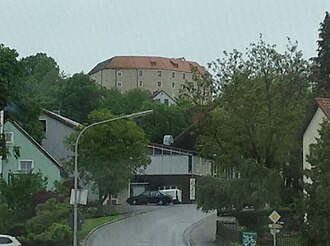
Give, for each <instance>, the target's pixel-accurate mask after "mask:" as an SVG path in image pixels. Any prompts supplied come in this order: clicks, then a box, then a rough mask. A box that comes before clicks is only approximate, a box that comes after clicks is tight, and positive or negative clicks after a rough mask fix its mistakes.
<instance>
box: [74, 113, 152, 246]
mask: <svg viewBox="0 0 330 246" xmlns="http://www.w3.org/2000/svg"><path fill="white" fill-rule="evenodd" d="M152 112H153V110H146V111H142V112H137V113H133V114H128V115H123V116H119V117H116V118H111V119H107V120H102V121H99V122H95V123H93V124H90V125H88V126H86V127H85V128H84V129H82V131H81V132H80V133H79V134H78V137H77V140H76V144H75V152H74V153H75V154H74V172H73V176H74V204H73V245H74V246H78V242H77V226H78V203H77V200H78V199H77V193H78V192H77V190H78V143H79V139H80V137H81V135H82V134H83V133H84V132H85V131H86V130H88V129H89V128H91V127H93V126H97V125H101V124H105V123H108V122H111V121H115V120H120V119H131V118H137V117H141V116H145V115H148V114H151V113H152Z"/></svg>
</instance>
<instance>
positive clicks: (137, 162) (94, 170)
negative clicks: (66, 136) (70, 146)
mask: <svg viewBox="0 0 330 246" xmlns="http://www.w3.org/2000/svg"><path fill="white" fill-rule="evenodd" d="M113 117H114V116H113V115H112V114H111V113H110V112H109V111H108V110H105V109H103V110H98V111H93V112H92V113H91V114H90V115H89V119H90V121H91V122H99V121H102V120H106V119H111V118H113ZM74 141H75V136H72V138H71V141H70V140H69V142H71V143H73V142H74ZM147 144H148V140H147V138H146V137H145V135H144V132H143V131H142V129H141V128H139V127H138V126H137V125H136V124H135V122H133V121H129V120H116V121H113V122H110V123H108V124H102V125H99V126H95V127H92V128H90V129H88V130H87V131H86V132H84V134H83V135H82V136H81V139H80V142H79V159H78V160H79V161H78V162H79V170H80V171H81V172H82V176H83V175H85V176H84V178H85V180H87V181H89V180H92V181H94V182H96V183H97V185H98V189H99V193H100V202H101V203H102V198H105V197H106V196H107V195H108V194H113V195H116V194H117V193H118V192H120V191H121V190H122V189H123V188H125V187H126V186H127V184H128V180H129V179H130V178H131V176H132V175H133V174H134V172H135V171H136V169H137V168H139V167H143V166H146V165H148V164H149V162H150V159H149V157H148V156H147Z"/></svg>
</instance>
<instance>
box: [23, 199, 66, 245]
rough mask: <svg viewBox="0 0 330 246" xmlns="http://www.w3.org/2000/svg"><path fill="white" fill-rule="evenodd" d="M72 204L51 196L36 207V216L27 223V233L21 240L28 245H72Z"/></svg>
mask: <svg viewBox="0 0 330 246" xmlns="http://www.w3.org/2000/svg"><path fill="white" fill-rule="evenodd" d="M70 212H71V206H70V204H69V203H68V202H59V201H56V200H55V199H53V198H51V199H49V200H48V201H47V202H46V203H44V204H39V205H38V206H37V207H36V216H34V217H32V218H30V219H29V220H28V221H26V223H25V229H26V235H24V236H22V237H20V240H21V241H22V242H23V243H24V245H27V246H42V245H52V246H56V245H63V246H66V245H67V246H69V245H72V232H70V229H69V226H68V220H69V215H70Z"/></svg>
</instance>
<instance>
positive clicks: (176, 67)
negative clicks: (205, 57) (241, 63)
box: [88, 56, 206, 74]
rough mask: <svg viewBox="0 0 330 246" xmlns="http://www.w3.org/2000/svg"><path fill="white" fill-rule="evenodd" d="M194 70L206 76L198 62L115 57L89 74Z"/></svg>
mask: <svg viewBox="0 0 330 246" xmlns="http://www.w3.org/2000/svg"><path fill="white" fill-rule="evenodd" d="M192 68H196V69H197V70H198V72H200V73H202V74H204V73H205V72H206V70H205V69H204V68H203V67H202V66H200V65H199V64H198V63H196V62H192V61H186V60H185V59H184V58H183V57H182V58H165V57H151V56H115V57H112V58H110V59H108V60H106V61H103V62H100V63H99V64H97V65H96V66H95V67H94V68H93V69H92V70H91V71H90V72H89V73H88V74H93V73H96V72H98V71H100V70H104V69H159V70H171V71H178V72H186V73H191V70H192Z"/></svg>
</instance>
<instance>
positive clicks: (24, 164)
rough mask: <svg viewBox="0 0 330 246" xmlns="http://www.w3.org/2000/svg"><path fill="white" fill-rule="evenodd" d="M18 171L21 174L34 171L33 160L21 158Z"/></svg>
mask: <svg viewBox="0 0 330 246" xmlns="http://www.w3.org/2000/svg"><path fill="white" fill-rule="evenodd" d="M18 171H19V173H21V174H28V173H31V172H32V171H33V160H20V161H19V166H18Z"/></svg>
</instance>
